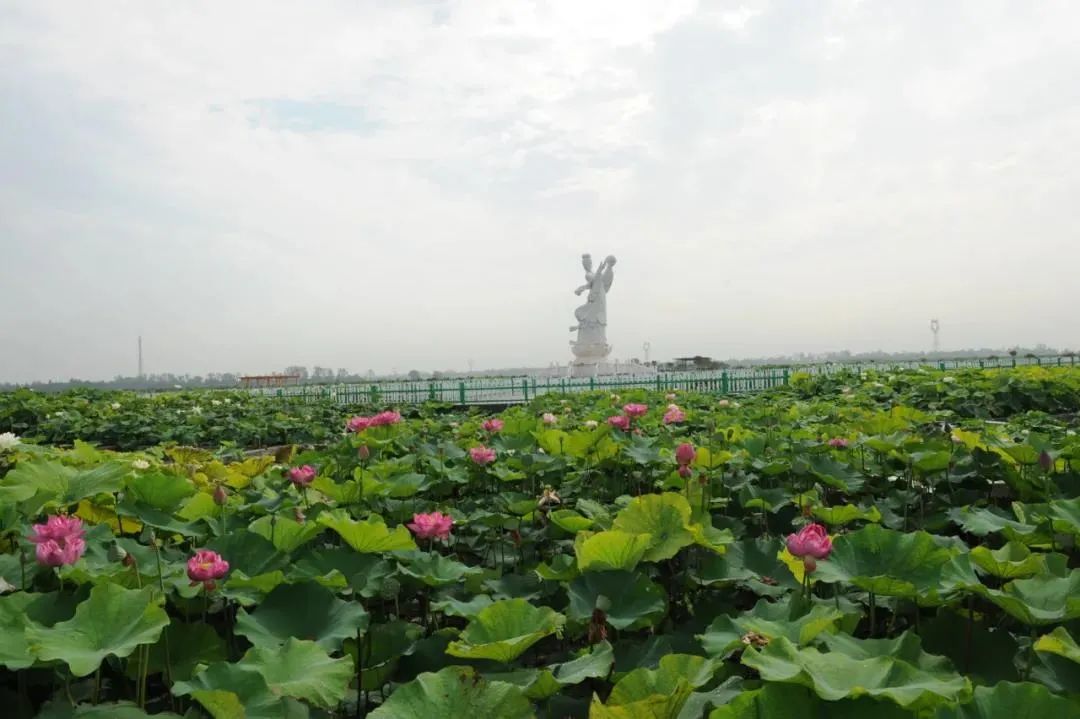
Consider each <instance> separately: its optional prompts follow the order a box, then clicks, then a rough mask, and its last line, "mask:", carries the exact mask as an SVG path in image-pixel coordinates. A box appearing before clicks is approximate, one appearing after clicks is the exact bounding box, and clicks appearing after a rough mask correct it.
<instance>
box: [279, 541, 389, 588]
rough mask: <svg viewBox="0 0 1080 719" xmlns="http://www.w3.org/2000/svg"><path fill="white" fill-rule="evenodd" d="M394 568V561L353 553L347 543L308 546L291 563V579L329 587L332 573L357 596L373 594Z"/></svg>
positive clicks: (336, 582) (332, 585) (334, 581)
mask: <svg viewBox="0 0 1080 719" xmlns="http://www.w3.org/2000/svg"><path fill="white" fill-rule="evenodd" d="M395 571H396V566H395V564H393V563H391V562H389V561H387V560H386V559H384V558H383V557H380V556H377V555H374V554H357V553H356V552H354V551H352V550H351V549H349V548H347V547H329V548H328V547H318V548H315V549H312V548H308V549H307V550H306V551H305V552H304V555H303V557H302V558H301V559H299V560H298V561H297V562H296V564H294V565H293V566H292V571H291V574H292V576H293V579H294V581H302V580H314V581H316V582H318V583H319V584H322V585H323V586H326V587H329V588H333V587H335V586H336V585H337V584H338V581H337V580H336V577H338V576H340V577H341V578H342V579H343V580H346V582H345V583H346V584H347V585H348V586H350V587H352V590H353V591H354V592H356V593H357V594H359V595H360V596H361V597H374V596H375V595H377V594H378V593H379V591H380V590H381V589H382V585H383V580H385V579H386V578H387V577H389V576H390V575H391V574H393V573H394V572H395Z"/></svg>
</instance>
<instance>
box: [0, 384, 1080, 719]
mask: <svg viewBox="0 0 1080 719" xmlns="http://www.w3.org/2000/svg"><path fill="white" fill-rule="evenodd" d="M1078 411H1080V371H1078V370H1073V369H1069V368H1060V369H1058V368H1055V369H1042V368H1021V369H1015V370H987V371H976V370H971V371H957V372H951V373H944V372H939V371H930V370H908V371H902V372H901V371H897V372H888V371H873V372H866V373H863V374H840V375H832V376H817V377H809V376H804V375H798V374H796V375H795V376H794V377H793V381H792V383H791V384H790V385H789V386H787V387H785V388H782V389H779V390H774V391H771V392H768V393H762V394H760V395H746V396H739V397H718V396H715V395H707V394H695V393H690V392H678V393H674V394H659V393H655V392H644V391H634V392H625V393H623V395H622V396H613V395H610V394H598V393H592V394H583V395H575V396H573V397H567V398H560V397H558V396H545V397H541V398H540V399H538V400H536V401H534V402H533V403H532V404H530V405H527V406H519V407H513V408H510V409H507V410H505V411H502V412H499V413H492V412H485V411H482V410H479V409H462V408H456V409H455V408H450V407H445V406H426V407H416V408H406V407H397V408H389V407H355V408H341V407H337V406H335V405H331V404H320V403H318V402H314V403H309V404H289V403H285V402H283V401H282V400H275V399H271V398H252V397H249V396H247V395H243V394H238V393H214V392H209V391H208V392H202V393H184V394H180V393H178V394H175V395H165V396H160V397H139V396H136V395H134V394H108V393H73V394H67V395H59V396H46V395H39V394H35V393H27V392H22V393H14V394H9V395H4V396H0V552H2V553H0V695H2V701H3V705H2V706H3V707H4V708H3V710H2V712H0V713H2V715H3V716H4V717H34V716H40V717H48V718H50V719H67V718H68V717H101V718H102V719H105V718H112V717H117V718H119V719H135V718H137V717H144V716H148V715H153V716H159V717H178V716H185V717H207V716H209V717H214V718H215V719H234V718H239V717H251V718H253V719H254V718H265V719H270V718H273V719H301V718H303V717H353V716H356V717H363V716H368V717H372V718H373V719H432V718H435V717H448V718H449V717H470V718H471V719H488V718H492V719H496V718H498V719H524V718H525V717H551V718H562V717H595V718H597V719H606V718H612V719H616V718H617V719H639V718H640V719H701V718H702V717H710V718H711V719H773V718H775V719H789V718H796V717H798V718H802V717H809V718H812V719H862V718H869V717H873V718H875V719H894V718H900V717H904V718H907V719H911V718H913V717H914V718H922V719H953V718H958V719H1020V718H1022V717H1039V719H1054V718H1058V717H1080V621H1078V620H1080V569H1078V568H1077V565H1078V555H1077V551H1076V546H1075V545H1076V541H1077V537H1078V536H1080V498H1078V495H1080V437H1077V436H1076V430H1077V428H1078V425H1080V419H1078Z"/></svg>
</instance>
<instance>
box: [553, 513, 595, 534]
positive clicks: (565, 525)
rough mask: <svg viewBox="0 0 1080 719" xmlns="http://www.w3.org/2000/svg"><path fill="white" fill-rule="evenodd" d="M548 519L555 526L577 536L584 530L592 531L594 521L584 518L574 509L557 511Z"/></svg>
mask: <svg viewBox="0 0 1080 719" xmlns="http://www.w3.org/2000/svg"><path fill="white" fill-rule="evenodd" d="M548 519H550V520H551V523H552V524H554V525H555V526H557V527H559V528H560V529H563V530H565V531H567V532H569V533H570V534H577V533H578V532H580V531H581V530H583V529H591V528H592V526H593V521H592V520H591V519H589V518H588V517H582V516H581V515H580V514H578V513H577V512H575V511H574V510H572V509H557V510H555V511H554V512H552V513H551V514H549V515H548Z"/></svg>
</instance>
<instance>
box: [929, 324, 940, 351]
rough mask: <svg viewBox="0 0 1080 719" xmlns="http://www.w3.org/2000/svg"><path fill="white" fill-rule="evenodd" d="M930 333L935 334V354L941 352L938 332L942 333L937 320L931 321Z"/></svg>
mask: <svg viewBox="0 0 1080 719" xmlns="http://www.w3.org/2000/svg"><path fill="white" fill-rule="evenodd" d="M930 331H931V332H933V333H934V352H935V353H936V352H938V351H940V350H941V342H940V341H939V339H938V332H940V331H941V323H940V322H938V321H937V320H936V319H934V320H930Z"/></svg>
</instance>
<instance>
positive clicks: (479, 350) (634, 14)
mask: <svg viewBox="0 0 1080 719" xmlns="http://www.w3.org/2000/svg"><path fill="white" fill-rule="evenodd" d="M108 7H109V8H110V9H108V10H103V9H102V7H101V6H95V7H92V8H91V7H89V6H79V5H74V6H73V5H72V4H70V3H61V2H22V3H14V4H9V5H7V6H5V10H3V11H0V93H2V96H3V98H4V100H5V102H4V103H3V104H0V125H2V126H3V127H4V128H5V132H4V133H2V134H0V152H2V153H3V156H4V157H5V163H4V166H3V167H0V249H2V251H3V254H4V257H5V259H7V260H8V261H7V262H5V263H3V264H2V265H0V286H3V287H4V288H5V290H6V291H7V292H10V293H12V294H11V296H13V297H16V298H18V301H19V303H20V307H21V308H22V311H21V312H19V313H17V314H7V315H5V318H4V319H3V320H0V335H2V336H4V337H14V338H15V339H14V340H13V342H14V343H16V349H17V350H18V351H16V352H14V353H10V352H9V353H5V356H4V357H3V359H0V379H4V378H20V379H24V378H30V377H35V376H53V375H56V376H65V375H71V374H78V375H83V376H101V375H110V374H113V373H117V372H129V371H130V370H131V366H130V365H131V354H132V353H131V352H130V351H129V347H130V345H131V344H132V338H133V336H134V335H135V334H136V332H137V331H139V330H140V329H142V331H143V332H144V334H146V335H147V346H148V352H150V353H151V354H150V357H152V358H153V361H151V362H150V366H151V367H152V368H155V369H160V370H176V371H184V370H188V371H194V372H202V371H207V370H226V369H242V370H250V371H255V370H266V369H274V368H279V367H281V366H283V365H285V364H292V363H294V362H301V363H307V364H315V363H318V364H324V365H329V364H332V365H335V366H348V367H351V368H354V369H364V368H366V367H369V366H371V367H375V368H376V369H389V368H391V367H394V366H397V367H399V368H403V367H407V366H418V367H423V368H437V367H446V366H458V367H461V366H464V363H465V359H467V358H469V357H473V358H475V360H476V361H477V363H478V364H481V365H499V364H525V363H535V364H538V365H546V364H547V362H548V361H549V360H555V359H560V360H564V359H565V358H566V354H567V353H566V342H567V340H568V336H567V334H566V333H565V327H566V326H568V324H569V322H568V318H569V317H570V312H571V311H572V308H573V306H574V304H575V298H574V297H573V295H572V294H570V293H569V290H570V289H571V288H572V287H574V286H575V285H576V283H577V282H578V281H579V279H580V278H579V277H578V276H577V275H578V270H577V265H576V257H577V255H578V254H579V253H580V252H581V251H583V250H591V251H592V252H593V253H594V254H607V253H609V252H613V253H615V254H617V255H618V256H619V258H620V263H619V273H618V278H617V280H616V286H615V288H614V290H613V294H612V297H611V313H610V314H611V316H612V323H613V324H612V329H611V334H612V337H611V339H612V341H613V343H614V344H615V346H616V351H617V352H619V353H620V354H623V355H629V354H632V353H635V352H637V350H638V348H639V347H640V345H641V342H642V341H644V340H646V339H648V340H650V341H651V342H652V345H653V355H654V356H658V357H663V356H668V355H676V354H687V353H697V352H701V353H705V354H710V353H711V354H715V355H718V356H728V355H731V354H745V353H757V352H766V351H776V350H793V351H797V350H800V349H821V348H826V347H843V346H849V347H852V348H854V349H859V348H870V347H876V346H882V347H887V348H902V347H912V346H918V345H920V344H922V343H925V340H926V337H925V335H926V332H925V321H926V318H927V317H928V316H930V315H931V314H934V315H940V316H941V317H942V321H943V325H944V327H945V328H946V330H949V329H950V328H952V327H956V328H957V329H956V330H954V331H953V332H954V334H952V335H951V338H952V339H951V341H950V342H947V344H951V345H954V346H960V345H963V344H977V345H982V344H1005V343H1014V342H1032V343H1033V342H1038V341H1046V342H1050V343H1058V344H1063V345H1068V344H1077V339H1078V335H1080V326H1078V323H1077V321H1076V320H1075V319H1073V318H1071V317H1067V316H1065V315H1066V314H1067V313H1056V312H1054V311H1048V310H1047V307H1048V306H1050V307H1056V306H1062V305H1064V304H1065V303H1066V297H1067V293H1068V288H1069V287H1070V283H1071V280H1072V278H1071V271H1070V270H1069V269H1068V268H1070V267H1072V266H1075V264H1076V260H1077V259H1078V258H1080V250H1078V249H1077V245H1076V243H1075V231H1074V229H1073V225H1074V222H1073V220H1072V217H1071V204H1072V198H1073V197H1074V196H1075V194H1076V191H1077V184H1078V180H1080V176H1078V175H1080V170H1077V169H1076V168H1075V167H1074V166H1073V164H1074V163H1072V161H1071V158H1072V157H1075V156H1076V153H1077V151H1078V150H1080V123H1078V120H1080V95H1078V93H1077V92H1076V91H1075V90H1074V89H1072V88H1073V87H1074V86H1075V83H1074V82H1073V78H1074V77H1075V76H1076V74H1077V71H1078V70H1080V50H1077V49H1076V47H1075V44H1074V43H1073V38H1072V33H1071V28H1072V27H1075V24H1076V21H1077V20H1078V19H1080V10H1077V9H1076V7H1075V6H1073V5H1072V4H1068V3H1056V4H1054V3H1041V4H1037V5H1035V4H1032V5H1022V6H1021V5H1016V4H1010V3H1005V4H1000V5H988V4H986V3H982V2H974V1H971V2H967V3H953V4H948V5H946V6H942V5H940V4H937V3H930V2H922V3H910V4H903V5H896V4H893V3H887V2H862V3H853V2H836V3H832V4H822V5H820V6H819V5H809V6H805V7H802V8H800V9H799V10H798V11H796V10H793V9H792V8H791V7H790V6H784V5H781V4H777V3H764V2H762V3H738V2H724V3H719V2H702V3H695V2H681V3H650V2H641V3H625V2H620V3H614V2H609V3H598V2H597V3H569V2H550V3H542V4H509V5H508V4H506V3H497V2H493V1H492V2H476V1H470V2H464V1H462V2H449V3H429V2H416V3H355V2H344V1H342V2H317V3H304V4H287V3H239V2H236V3H183V4H177V3H166V2H157V3H146V2H139V3H130V4H123V5H121V4H115V5H112V6H108Z"/></svg>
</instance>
